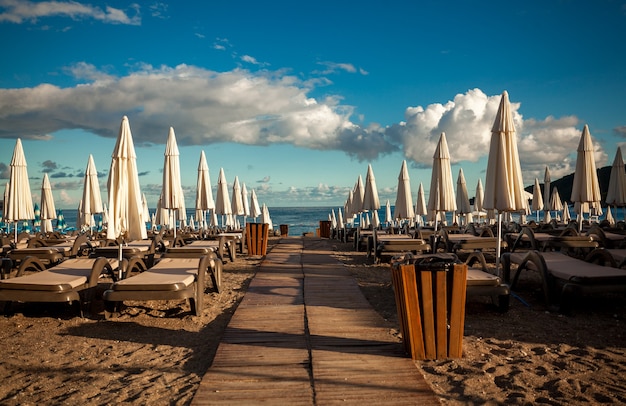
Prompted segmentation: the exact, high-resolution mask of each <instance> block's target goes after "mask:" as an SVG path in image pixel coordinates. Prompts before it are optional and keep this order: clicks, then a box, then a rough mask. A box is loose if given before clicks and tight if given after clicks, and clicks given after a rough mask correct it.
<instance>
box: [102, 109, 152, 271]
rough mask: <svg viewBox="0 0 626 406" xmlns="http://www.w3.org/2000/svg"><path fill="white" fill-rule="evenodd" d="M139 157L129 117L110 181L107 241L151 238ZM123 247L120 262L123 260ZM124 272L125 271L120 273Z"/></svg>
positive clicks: (122, 128) (117, 145)
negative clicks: (139, 168)
mask: <svg viewBox="0 0 626 406" xmlns="http://www.w3.org/2000/svg"><path fill="white" fill-rule="evenodd" d="M136 161H137V155H136V154H135V146H134V143H133V136H132V134H131V131H130V124H129V123H128V117H126V116H124V117H123V118H122V123H121V124H120V131H119V134H118V137H117V140H116V142H115V148H113V154H112V155H111V167H110V169H109V179H108V181H107V191H108V195H109V204H108V209H109V213H108V216H107V218H108V225H107V239H109V240H115V239H117V238H118V237H124V236H125V238H127V239H129V240H143V239H145V238H147V232H146V224H145V223H144V222H143V215H142V210H143V209H142V206H141V188H140V187H139V173H138V171H137V162H136ZM121 257H122V247H121V245H120V250H119V259H120V260H121V259H122V258H121ZM120 272H121V270H120Z"/></svg>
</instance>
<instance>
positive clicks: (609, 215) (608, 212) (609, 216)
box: [606, 206, 615, 226]
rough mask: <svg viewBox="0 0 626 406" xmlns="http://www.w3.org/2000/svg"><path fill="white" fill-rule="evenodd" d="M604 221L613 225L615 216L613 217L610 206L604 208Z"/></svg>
mask: <svg viewBox="0 0 626 406" xmlns="http://www.w3.org/2000/svg"><path fill="white" fill-rule="evenodd" d="M606 221H608V222H609V224H610V225H612V226H614V225H615V218H613V214H612V213H611V206H608V207H607V208H606Z"/></svg>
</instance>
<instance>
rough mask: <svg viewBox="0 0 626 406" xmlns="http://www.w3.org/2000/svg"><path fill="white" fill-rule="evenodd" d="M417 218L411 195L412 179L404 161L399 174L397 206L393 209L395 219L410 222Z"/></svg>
mask: <svg viewBox="0 0 626 406" xmlns="http://www.w3.org/2000/svg"><path fill="white" fill-rule="evenodd" d="M414 217H415V210H414V209H413V196H412V194H411V179H410V178H409V170H408V168H407V166H406V160H403V161H402V165H401V166H400V173H399V174H398V190H397V191H396V204H395V206H394V208H393V218H394V219H402V220H408V219H411V220H412V219H413V218H414Z"/></svg>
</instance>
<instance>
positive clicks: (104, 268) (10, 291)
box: [0, 257, 117, 317]
mask: <svg viewBox="0 0 626 406" xmlns="http://www.w3.org/2000/svg"><path fill="white" fill-rule="evenodd" d="M2 261H3V262H4V263H5V264H6V262H7V261H10V260H8V259H6V258H4V259H3V260H2ZM5 266H6V265H5ZM116 266H117V264H112V263H111V262H110V261H108V260H107V259H105V258H95V259H92V258H74V259H67V260H65V261H63V262H61V263H59V264H58V265H55V266H54V267H52V268H49V269H45V265H44V264H43V263H41V261H40V260H38V259H37V258H35V257H30V258H26V259H25V260H24V261H22V263H21V264H20V267H19V269H18V272H17V275H16V276H15V277H14V278H10V279H3V280H0V301H4V302H7V303H6V306H5V312H7V311H9V308H10V305H11V302H68V303H75V302H76V303H78V304H79V309H80V314H81V317H82V316H83V313H84V309H85V308H86V305H88V304H90V303H91V301H92V299H93V296H94V293H95V289H96V287H97V285H98V279H99V278H100V275H102V274H110V275H112V274H113V269H114V267H116ZM32 271H34V272H32ZM27 272H32V273H27Z"/></svg>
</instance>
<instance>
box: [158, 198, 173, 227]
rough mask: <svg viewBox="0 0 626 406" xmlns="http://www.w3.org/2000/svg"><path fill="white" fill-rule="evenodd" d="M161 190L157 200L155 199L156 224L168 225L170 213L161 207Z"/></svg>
mask: <svg viewBox="0 0 626 406" xmlns="http://www.w3.org/2000/svg"><path fill="white" fill-rule="evenodd" d="M162 201H163V192H161V195H160V196H159V200H158V201H157V207H156V224H158V225H160V226H164V227H169V225H170V224H171V223H170V214H169V211H168V210H167V209H165V208H163V203H162Z"/></svg>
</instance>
